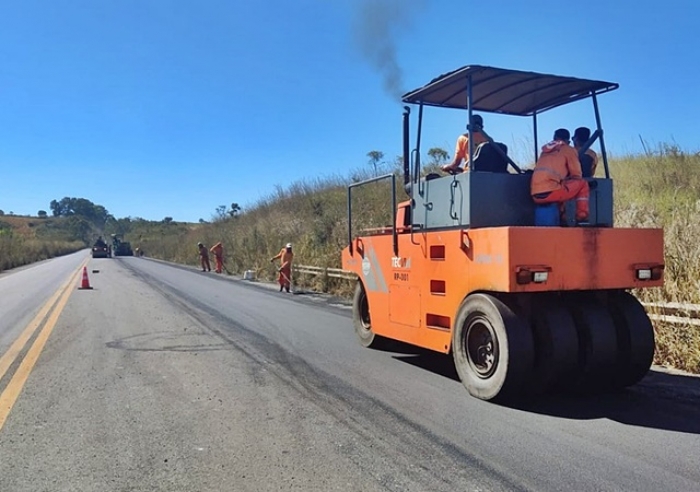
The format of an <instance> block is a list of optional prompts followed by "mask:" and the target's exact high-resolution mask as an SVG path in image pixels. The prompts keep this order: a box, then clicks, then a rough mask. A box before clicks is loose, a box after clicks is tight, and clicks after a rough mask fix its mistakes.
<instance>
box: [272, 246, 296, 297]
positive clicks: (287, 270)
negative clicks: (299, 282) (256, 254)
mask: <svg viewBox="0 0 700 492" xmlns="http://www.w3.org/2000/svg"><path fill="white" fill-rule="evenodd" d="M278 259H279V260H280V267H279V268H278V269H277V271H278V272H279V277H278V279H277V282H279V284H280V292H282V289H284V290H286V291H287V292H289V289H290V288H291V286H292V281H291V278H292V260H293V259H294V253H292V243H287V245H286V246H285V247H284V248H282V250H281V251H280V252H279V253H278V254H277V255H276V256H273V257H272V258H270V261H271V262H274V261H275V260H278Z"/></svg>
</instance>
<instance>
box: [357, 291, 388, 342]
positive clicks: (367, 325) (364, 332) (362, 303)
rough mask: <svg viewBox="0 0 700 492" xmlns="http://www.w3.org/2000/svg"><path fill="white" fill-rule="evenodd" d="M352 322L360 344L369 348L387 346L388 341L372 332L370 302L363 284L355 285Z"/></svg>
mask: <svg viewBox="0 0 700 492" xmlns="http://www.w3.org/2000/svg"><path fill="white" fill-rule="evenodd" d="M352 322H353V325H354V327H355V333H356V334H357V338H359V340H360V344H361V345H362V346H363V347H367V348H380V347H382V346H384V345H385V344H386V339H385V338H383V337H381V336H379V335H377V334H376V333H374V331H372V320H371V318H370V311H369V301H368V300H367V294H366V293H365V288H364V287H363V285H362V282H357V284H356V285H355V295H354V296H353V300H352Z"/></svg>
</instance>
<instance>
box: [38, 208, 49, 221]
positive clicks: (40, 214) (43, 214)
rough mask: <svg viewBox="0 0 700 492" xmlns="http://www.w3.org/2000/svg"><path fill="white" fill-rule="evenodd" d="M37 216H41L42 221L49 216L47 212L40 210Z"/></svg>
mask: <svg viewBox="0 0 700 492" xmlns="http://www.w3.org/2000/svg"><path fill="white" fill-rule="evenodd" d="M36 214H37V215H38V216H39V218H40V219H45V218H46V216H47V213H46V210H39V211H38V212H37V213H36Z"/></svg>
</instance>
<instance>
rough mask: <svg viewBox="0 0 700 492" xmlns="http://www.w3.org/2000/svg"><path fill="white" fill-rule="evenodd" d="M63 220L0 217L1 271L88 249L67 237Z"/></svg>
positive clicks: (79, 242)
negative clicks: (63, 228)
mask: <svg viewBox="0 0 700 492" xmlns="http://www.w3.org/2000/svg"><path fill="white" fill-rule="evenodd" d="M61 222H62V221H61V220H57V219H41V218H38V217H20V216H14V215H3V216H0V271H3V270H9V269H10V268H16V267H19V266H22V265H28V264H30V263H34V262H36V261H41V260H45V259H48V258H53V257H56V256H61V255H65V254H68V253H73V252H74V251H78V250H80V249H82V248H84V247H85V244H84V243H83V242H82V241H75V240H72V239H71V238H70V237H68V235H67V234H65V232H64V231H62V229H61V227H60V226H61Z"/></svg>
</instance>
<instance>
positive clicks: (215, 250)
mask: <svg viewBox="0 0 700 492" xmlns="http://www.w3.org/2000/svg"><path fill="white" fill-rule="evenodd" d="M209 251H210V252H211V253H212V254H213V255H214V259H216V273H221V270H222V269H223V267H224V245H223V244H221V241H219V242H218V243H216V244H215V245H214V246H212V247H211V249H210V250H209Z"/></svg>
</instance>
